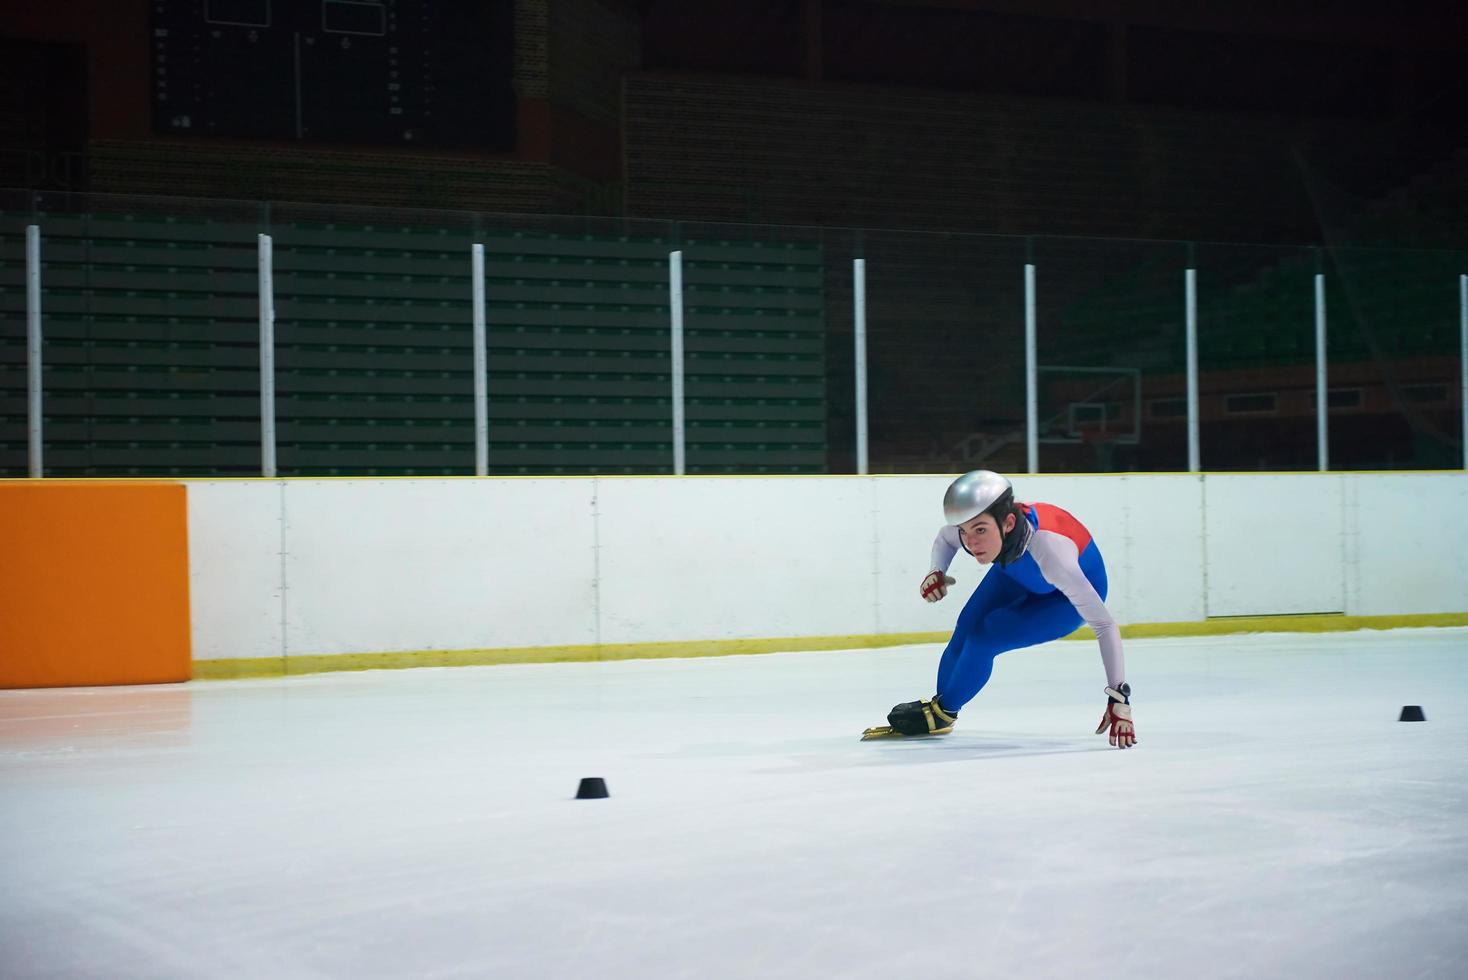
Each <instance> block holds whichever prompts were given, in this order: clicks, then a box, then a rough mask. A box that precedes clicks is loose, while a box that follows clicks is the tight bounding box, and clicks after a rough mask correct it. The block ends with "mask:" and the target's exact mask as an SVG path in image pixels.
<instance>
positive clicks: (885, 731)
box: [861, 725, 953, 742]
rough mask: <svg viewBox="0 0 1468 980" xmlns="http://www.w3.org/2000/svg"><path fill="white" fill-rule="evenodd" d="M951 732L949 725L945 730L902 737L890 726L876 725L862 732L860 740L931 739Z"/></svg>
mask: <svg viewBox="0 0 1468 980" xmlns="http://www.w3.org/2000/svg"><path fill="white" fill-rule="evenodd" d="M951 731H953V726H952V725H949V726H948V727H947V728H939V729H936V730H934V731H931V732H928V733H927V734H925V735H904V734H902V733H901V732H899V731H898V730H897V729H895V728H893V727H892V726H891V725H878V726H876V727H875V728H868V729H867V730H866V731H864V732H862V733H861V740H862V741H863V742H870V741H873V740H874V739H879V738H932V737H933V736H934V735H947V734H948V733H949V732H951Z"/></svg>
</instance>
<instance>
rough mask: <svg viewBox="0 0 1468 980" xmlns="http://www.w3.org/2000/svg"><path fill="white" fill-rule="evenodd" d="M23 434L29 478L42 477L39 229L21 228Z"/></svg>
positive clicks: (31, 226) (30, 226)
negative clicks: (23, 368)
mask: <svg viewBox="0 0 1468 980" xmlns="http://www.w3.org/2000/svg"><path fill="white" fill-rule="evenodd" d="M25 335H26V422H27V425H26V431H27V433H28V438H29V440H30V475H31V476H32V477H33V478H34V479H37V480H39V479H40V478H41V476H42V475H43V472H44V470H43V462H44V461H43V459H42V456H43V446H44V443H43V442H42V433H41V226H40V225H26V226H25Z"/></svg>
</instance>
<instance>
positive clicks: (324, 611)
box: [285, 479, 596, 656]
mask: <svg viewBox="0 0 1468 980" xmlns="http://www.w3.org/2000/svg"><path fill="white" fill-rule="evenodd" d="M592 488H593V483H592V481H591V480H539V479H511V480H472V479H458V480H455V479H448V480H377V481H368V480H351V481H336V480H323V481H295V480H293V481H290V482H288V483H287V484H286V491H285V520H286V535H285V541H286V554H285V567H286V572H285V578H286V587H287V598H288V601H287V603H286V617H287V619H286V645H287V649H288V650H289V651H290V653H291V654H292V655H296V656H300V655H315V654H336V653H369V652H388V651H415V650H468V649H479V648H503V647H521V646H545V645H579V644H589V643H594V642H596V621H595V612H594V611H595V595H594V593H595V588H594V585H593V567H594V566H593V561H594V553H593V534H594V528H593V525H592V512H591V493H592Z"/></svg>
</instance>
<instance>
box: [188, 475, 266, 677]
mask: <svg viewBox="0 0 1468 980" xmlns="http://www.w3.org/2000/svg"><path fill="white" fill-rule="evenodd" d="M284 489H285V484H284V483H279V482H274V481H266V480H249V481H223V480H221V481H218V482H214V481H210V482H204V481H193V480H191V481H189V484H188V515H189V518H188V519H189V632H190V636H191V638H192V645H193V658H194V659H195V660H221V659H230V658H236V657H239V658H250V659H259V658H262V657H282V656H285V652H286V650H285V624H284V620H283V619H282V618H281V616H282V609H283V608H284V607H283V598H284V590H285V585H284V582H283V580H282V578H281V562H280V546H281V541H280V535H281V523H280V509H281V495H282V493H283V492H284Z"/></svg>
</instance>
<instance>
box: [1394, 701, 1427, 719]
mask: <svg viewBox="0 0 1468 980" xmlns="http://www.w3.org/2000/svg"><path fill="white" fill-rule="evenodd" d="M1426 720H1427V716H1426V715H1424V714H1423V713H1422V705H1420V704H1404V705H1402V717H1400V718H1398V719H1397V721H1426Z"/></svg>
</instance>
